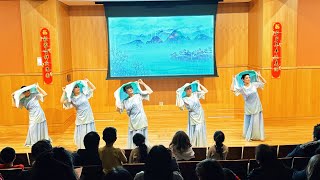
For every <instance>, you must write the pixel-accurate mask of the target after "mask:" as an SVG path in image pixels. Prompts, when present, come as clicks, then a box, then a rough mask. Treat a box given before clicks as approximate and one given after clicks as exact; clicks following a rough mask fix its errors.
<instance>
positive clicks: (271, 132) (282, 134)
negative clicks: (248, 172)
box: [0, 111, 319, 153]
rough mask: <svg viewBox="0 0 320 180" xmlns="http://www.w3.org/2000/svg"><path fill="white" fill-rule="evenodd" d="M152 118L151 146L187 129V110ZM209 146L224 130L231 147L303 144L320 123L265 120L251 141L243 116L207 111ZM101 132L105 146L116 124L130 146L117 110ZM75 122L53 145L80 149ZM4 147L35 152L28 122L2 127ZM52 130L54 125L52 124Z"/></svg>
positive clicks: (122, 140) (101, 126)
mask: <svg viewBox="0 0 320 180" xmlns="http://www.w3.org/2000/svg"><path fill="white" fill-rule="evenodd" d="M146 114H147V117H148V119H149V126H148V130H149V131H148V134H149V141H150V144H151V145H156V144H163V145H165V146H168V145H169V143H170V141H171V138H172V136H173V135H174V133H175V132H176V131H178V130H184V131H186V129H187V111H146ZM205 114H209V116H207V115H206V125H207V138H208V146H211V145H212V144H213V138H212V136H213V133H214V132H215V131H216V130H221V131H223V132H224V133H225V136H226V140H225V144H226V145H227V146H230V147H231V146H256V145H258V144H261V143H265V144H269V145H285V144H300V143H304V142H308V141H311V140H312V133H313V126H314V125H316V124H317V123H319V119H315V118H308V119H306V118H304V119H299V118H290V119H268V118H265V119H264V123H265V136H266V139H265V141H263V142H261V141H251V142H247V141H245V140H244V139H243V138H242V128H243V119H242V118H240V117H235V116H230V115H223V114H219V115H217V116H212V115H210V114H211V113H209V112H207V111H205ZM95 123H96V128H97V132H98V133H99V135H100V137H101V141H100V146H104V141H103V140H102V131H103V129H104V128H105V127H108V126H113V127H115V128H117V130H118V139H117V141H116V143H115V145H114V146H115V147H120V148H126V144H127V134H128V119H127V115H126V114H125V113H124V114H121V115H119V114H117V113H116V112H115V114H114V118H112V119H101V120H95ZM74 127H75V125H74V123H72V124H71V125H70V126H68V127H66V130H65V131H64V132H61V133H58V132H50V134H49V135H50V137H51V138H52V141H53V142H52V144H53V146H62V147H65V148H66V149H68V150H70V151H74V150H76V146H75V145H74V143H73V135H74ZM0 128H1V130H2V133H1V134H0V148H1V149H2V148H4V147H6V146H11V147H13V148H14V149H15V150H16V152H17V153H21V152H31V148H30V147H25V146H24V142H25V139H26V135H27V130H28V127H27V125H21V126H12V127H9V126H8V127H6V126H1V127H0ZM49 131H50V126H49Z"/></svg>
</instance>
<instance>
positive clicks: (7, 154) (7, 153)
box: [0, 147, 16, 167]
mask: <svg viewBox="0 0 320 180" xmlns="http://www.w3.org/2000/svg"><path fill="white" fill-rule="evenodd" d="M0 156H1V160H2V162H3V163H4V165H5V166H7V167H11V166H13V161H14V160H15V159H16V151H15V150H14V149H13V148H11V147H5V148H3V149H2V150H1V153H0Z"/></svg>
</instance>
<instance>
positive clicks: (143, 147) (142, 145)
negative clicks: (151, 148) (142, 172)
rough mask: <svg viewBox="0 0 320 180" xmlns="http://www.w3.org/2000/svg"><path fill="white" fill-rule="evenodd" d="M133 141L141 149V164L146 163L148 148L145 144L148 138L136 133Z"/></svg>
mask: <svg viewBox="0 0 320 180" xmlns="http://www.w3.org/2000/svg"><path fill="white" fill-rule="evenodd" d="M132 140H133V143H134V144H135V145H136V146H138V148H139V155H140V162H141V163H145V162H146V159H147V155H148V148H147V146H146V144H145V141H146V138H145V137H144V136H143V135H142V134H140V133H136V134H135V135H134V136H133V138H132Z"/></svg>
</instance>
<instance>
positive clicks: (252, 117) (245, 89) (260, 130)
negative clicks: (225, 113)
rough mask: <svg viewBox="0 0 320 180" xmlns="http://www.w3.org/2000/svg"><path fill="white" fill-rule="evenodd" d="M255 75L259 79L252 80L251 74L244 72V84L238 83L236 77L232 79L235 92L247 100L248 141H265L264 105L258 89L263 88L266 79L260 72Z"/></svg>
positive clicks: (245, 115) (246, 135)
mask: <svg viewBox="0 0 320 180" xmlns="http://www.w3.org/2000/svg"><path fill="white" fill-rule="evenodd" d="M239 74H240V73H239ZM255 76H257V81H256V82H251V78H250V75H249V74H247V73H245V72H244V73H243V74H242V75H241V79H242V81H243V84H244V85H243V86H239V85H237V84H236V83H237V82H236V77H235V78H234V79H233V81H232V87H233V91H234V93H235V94H236V95H239V94H241V95H242V96H243V98H244V101H245V106H244V111H245V112H244V125H243V137H244V138H245V140H246V141H251V140H261V141H263V140H264V139H265V135H264V122H263V114H262V105H261V102H260V98H259V94H258V91H257V89H258V88H261V89H262V88H263V87H264V84H265V83H266V80H265V79H264V78H263V77H262V76H261V74H260V73H256V75H255Z"/></svg>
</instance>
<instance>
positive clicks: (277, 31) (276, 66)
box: [271, 22, 282, 78]
mask: <svg viewBox="0 0 320 180" xmlns="http://www.w3.org/2000/svg"><path fill="white" fill-rule="evenodd" d="M281 42H282V26H281V24H280V23H279V22H276V23H274V24H273V35H272V63H271V75H272V77H273V78H280V73H281Z"/></svg>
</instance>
